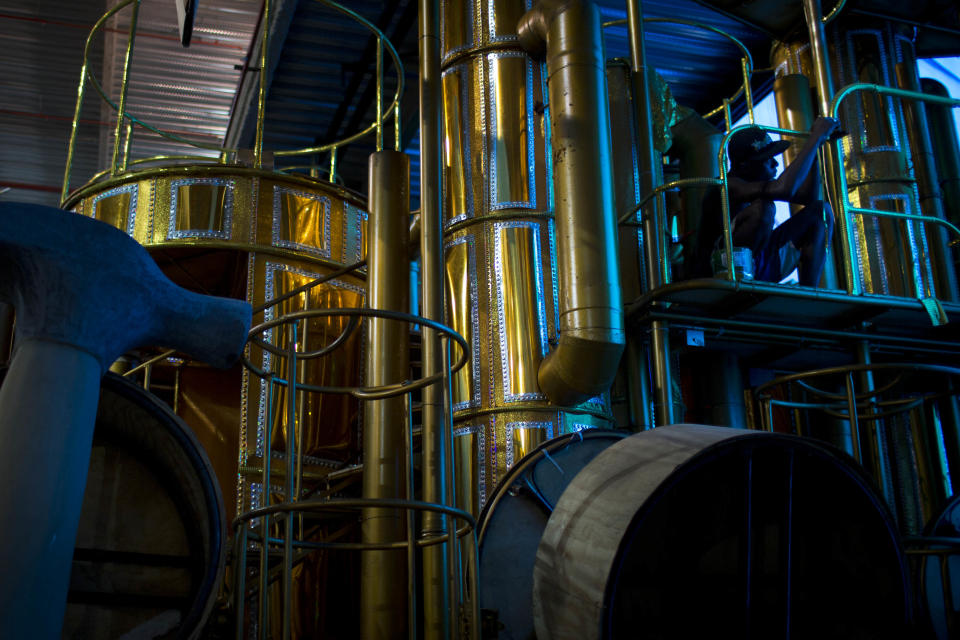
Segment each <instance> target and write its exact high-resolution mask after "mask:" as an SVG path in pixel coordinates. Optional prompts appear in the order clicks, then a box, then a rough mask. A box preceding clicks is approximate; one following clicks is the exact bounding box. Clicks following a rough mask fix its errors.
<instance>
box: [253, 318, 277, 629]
mask: <svg viewBox="0 0 960 640" xmlns="http://www.w3.org/2000/svg"><path fill="white" fill-rule="evenodd" d="M278 333H279V330H278ZM266 384H267V406H266V410H265V413H264V415H266V416H273V403H274V391H275V389H276V385H275V384H274V381H273V373H270V374H268V375H267V379H266ZM271 419H272V418H271ZM263 440H264V442H263V479H262V480H261V482H262V483H263V484H262V490H263V504H262V505H261V506H263V507H267V506H270V486H271V482H272V479H273V478H272V470H271V468H270V467H271V465H270V461H271V460H272V458H271V457H270V451H271V449H272V448H273V429H272V428H267V429H264V436H263ZM260 540H261V545H262V546H261V547H260V581H259V583H258V587H259V589H260V590H259V591H258V593H259V596H260V606H259V608H258V609H257V628H258V629H259V631H260V640H266V639H267V636H268V630H267V627H268V625H269V624H270V516H264V517H263V518H261V519H260Z"/></svg>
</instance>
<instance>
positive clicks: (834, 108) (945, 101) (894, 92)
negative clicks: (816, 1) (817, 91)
mask: <svg viewBox="0 0 960 640" xmlns="http://www.w3.org/2000/svg"><path fill="white" fill-rule="evenodd" d="M863 91H871V92H873V93H877V94H879V95H886V96H891V97H896V98H903V99H905V100H913V101H920V102H928V103H931V104H940V105H946V106H949V107H953V108H956V107H958V106H960V100H957V99H955V98H948V97H945V96H937V95H933V94H929V93H920V92H917V91H907V90H906V89H898V88H896V87H885V86H883V85H878V84H871V83H865V82H858V83H854V84H849V85H847V86H845V87H843V88H841V89H840V90H839V91H837V93H836V95H834V97H833V100H831V101H830V115H831V116H833V117H834V118H836V117H837V116H838V114H839V113H840V105H841V104H842V103H843V101H844V100H846V99H847V98H848V97H849V96H851V95H853V94H855V93H859V92H863ZM832 144H833V145H834V150H835V153H836V157H837V161H838V162H839V163H840V167H841V169H840V170H839V171H838V172H837V174H838V175H837V181H838V187H839V188H838V194H837V200H838V202H837V206H838V208H839V212H838V215H840V216H841V218H842V219H844V220H845V219H846V217H847V215H848V214H850V213H853V214H855V215H869V216H874V217H882V218H899V219H901V220H916V221H919V222H929V223H932V224H937V225H940V226H942V227H946V228H947V229H949V230H950V231H952V232H953V233H954V234H956V235H957V236H960V228H957V227H956V226H955V225H954V224H952V223H951V222H949V221H948V220H944V219H941V218H937V217H935V216H925V215H921V214H911V213H899V212H896V211H882V210H880V209H872V208H860V207H853V206H851V205H850V203H849V201H848V196H847V194H848V192H849V189H848V187H847V176H846V172H845V171H844V170H843V169H842V166H843V157H844V155H843V145H842V144H841V143H840V141H839V140H834V141H833V143H832ZM844 226H845V227H846V234H843V235H841V239H842V241H843V244H844V247H843V248H844V252H845V253H846V254H847V255H846V256H844V263H845V265H844V266H845V269H846V272H845V274H844V275H845V278H846V281H847V282H846V285H847V293H850V294H852V295H856V294H859V293H861V291H860V289H861V284H860V282H859V277H858V275H859V274H858V273H857V272H856V270H855V269H853V265H854V264H856V254H855V250H856V243H855V241H854V238H853V229H852V228H851V225H849V224H846V225H844ZM955 243H956V241H954V243H950V244H951V246H952V245H953V244H955Z"/></svg>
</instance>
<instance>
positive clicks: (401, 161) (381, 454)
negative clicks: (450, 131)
mask: <svg viewBox="0 0 960 640" xmlns="http://www.w3.org/2000/svg"><path fill="white" fill-rule="evenodd" d="M368 184H369V191H370V219H369V223H368V234H369V236H368V237H369V238H370V243H369V247H370V249H369V255H368V258H367V260H368V273H369V275H368V277H367V278H368V279H367V304H368V305H369V306H370V308H371V309H384V310H389V311H402V312H406V310H407V305H408V301H407V298H408V287H407V282H406V277H407V272H408V270H409V264H408V263H409V259H408V250H407V238H408V237H409V235H408V231H407V225H408V224H409V222H408V219H409V217H410V204H409V203H410V190H409V184H410V164H409V160H408V158H407V156H406V154H403V153H400V152H397V151H378V152H376V153H373V154H371V155H370V165H369V182H368ZM408 336H409V327H408V326H407V325H406V323H403V322H396V321H390V320H385V319H381V318H371V319H370V320H369V321H368V324H367V334H366V344H365V348H364V351H365V353H366V367H365V370H366V384H367V386H371V387H373V386H380V385H385V384H393V383H397V382H402V381H403V380H406V379H407V378H408V377H409V374H410V363H409V348H408V341H409V340H408ZM404 409H405V406H404V398H403V397H394V398H386V399H383V400H368V401H367V402H365V403H364V411H363V418H364V419H363V497H364V498H373V499H383V498H399V497H401V496H402V495H403V493H404V492H403V468H404V467H403V458H402V456H403V451H404V447H403V440H402V439H403V435H404V422H405V419H404V418H405V415H404ZM360 531H361V536H362V539H363V542H366V543H388V542H397V541H398V540H401V539H402V538H403V535H404V534H403V531H404V527H403V518H402V516H401V513H400V512H399V511H398V510H396V509H384V508H366V509H364V510H363V514H362V517H361V523H360ZM404 563H405V557H404V554H403V552H402V551H400V550H397V551H392V550H387V551H381V550H378V551H364V552H363V554H362V555H361V570H360V608H361V617H360V637H362V638H370V639H371V640H380V639H387V638H401V637H403V636H404V635H405V634H406V630H407V629H406V627H407V622H406V615H407V603H406V601H405V598H404V597H403V595H404V593H403V590H402V589H399V588H398V585H401V584H404V583H405V582H406V579H405V577H404Z"/></svg>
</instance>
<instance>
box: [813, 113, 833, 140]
mask: <svg viewBox="0 0 960 640" xmlns="http://www.w3.org/2000/svg"><path fill="white" fill-rule="evenodd" d="M839 129H840V121H839V120H837V119H836V118H829V117H826V116H820V117H819V118H817V119H816V121H814V123H813V126H812V127H810V137H811V138H814V139H815V140H826V139H828V138H829V137H830V134H832V133H833V132H834V131H837V130H839Z"/></svg>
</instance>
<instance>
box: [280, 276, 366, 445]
mask: <svg viewBox="0 0 960 640" xmlns="http://www.w3.org/2000/svg"><path fill="white" fill-rule="evenodd" d="M275 277H276V290H275V292H274V294H275V295H277V296H279V295H281V294H283V293H285V292H287V291H290V290H292V289H295V288H297V287H299V286H302V285H304V284H307V283H308V282H310V281H312V280H313V279H315V278H316V276H315V275H312V274H311V275H301V274H298V273H291V272H289V271H278V272H276V274H275ZM362 303H363V294H361V293H359V292H357V291H351V290H348V289H343V288H338V287H336V286H333V285H331V284H329V283H328V284H322V285H318V286H316V287H314V288H313V289H312V290H311V291H309V292H307V293H301V294H300V295H298V296H295V297H293V298H290V299H289V300H286V301H284V302H282V303H281V304H280V305H278V307H277V308H276V310H275V313H276V315H278V316H279V315H283V314H287V313H292V312H294V311H300V310H303V309H329V308H343V307H359V306H362ZM348 323H349V318H347V317H344V316H329V317H320V318H311V319H310V320H309V321H307V322H306V326H305V327H304V323H301V324H300V330H299V333H298V336H297V350H298V351H300V352H309V351H315V350H317V349H321V348H323V347H325V346H327V345H329V344H331V343H332V342H333V341H334V340H336V339H337V337H338V336H340V335H341V334H342V333H343V332H344V331H345V330H346V329H347V325H348ZM274 342H275V343H276V344H279V346H280V347H281V348H283V349H286V348H287V347H288V345H289V333H288V332H286V331H285V330H279V329H278V330H275V334H274ZM360 342H361V341H360V331H359V329H358V330H356V331H354V332H353V334H352V335H350V337H349V338H348V339H347V340H346V343H345V344H344V345H343V346H342V347H341V348H340V349H339V350H338V351H337V352H335V355H332V356H330V357H322V358H315V359H311V360H301V361H300V366H299V369H298V379H299V380H300V381H301V382H307V383H309V384H312V385H320V386H353V385H355V384H356V383H357V380H359V378H360V369H359V367H360V364H359V363H360ZM282 366H283V363H282V362H281V363H277V364H275V365H274V369H276V370H280V371H282V369H281V367H282ZM284 375H285V374H284ZM286 398H287V395H286V388H285V387H281V388H279V389H278V390H277V396H276V400H275V403H274V405H273V415H272V416H271V417H270V425H271V438H272V441H273V443H274V445H275V447H276V448H278V449H283V448H284V446H285V445H284V443H285V442H286V438H287V425H288V424H289V420H288V418H287V400H286ZM296 407H297V409H296V411H297V424H298V427H299V428H301V429H302V447H303V449H302V452H303V453H304V454H305V455H308V456H317V457H322V458H326V459H336V460H342V461H346V460H347V459H349V458H350V457H351V456H352V454H353V453H354V452H355V450H356V444H357V429H356V421H357V415H358V402H357V401H356V400H355V399H353V398H352V397H350V396H348V395H343V394H340V395H333V394H317V393H305V392H301V393H300V394H298V396H297V398H296Z"/></svg>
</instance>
